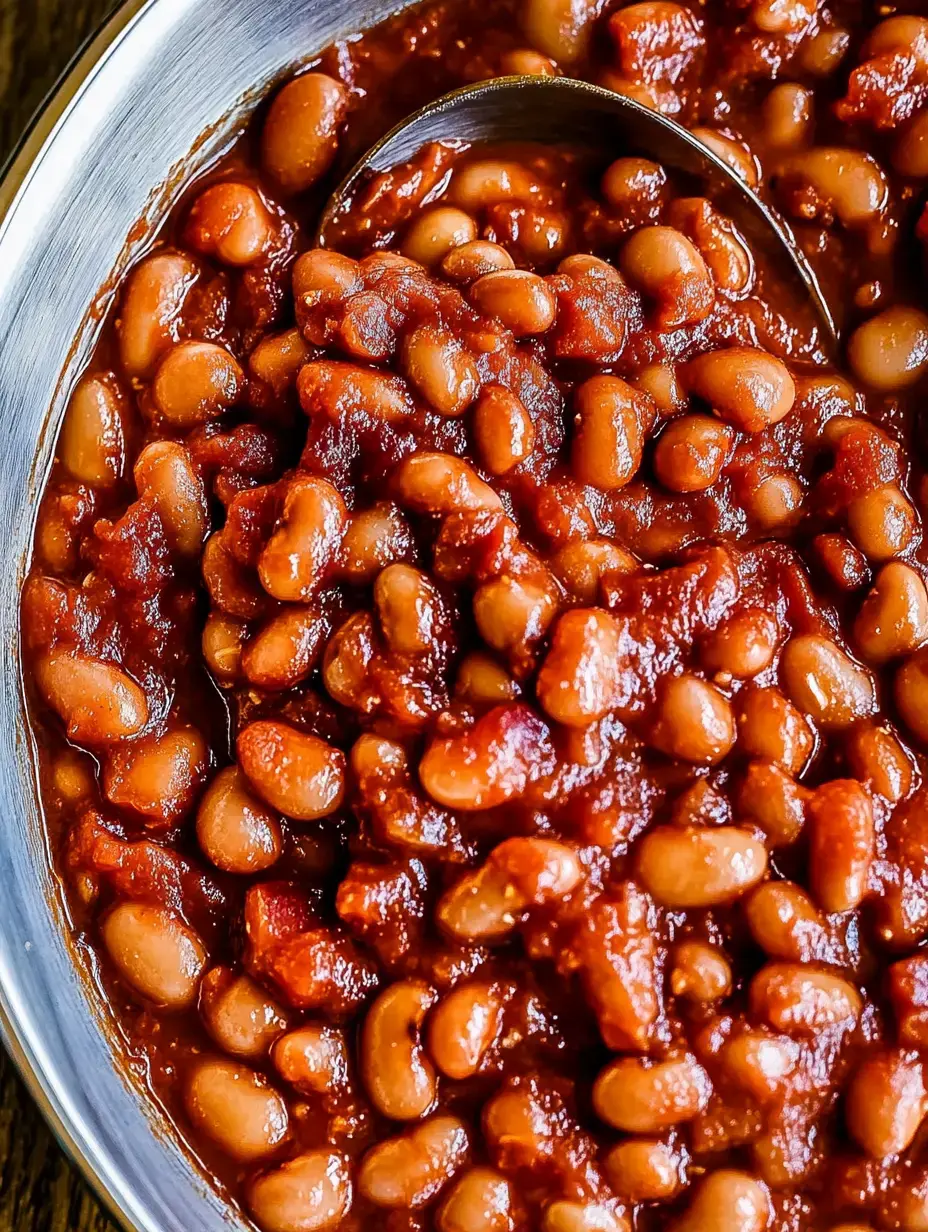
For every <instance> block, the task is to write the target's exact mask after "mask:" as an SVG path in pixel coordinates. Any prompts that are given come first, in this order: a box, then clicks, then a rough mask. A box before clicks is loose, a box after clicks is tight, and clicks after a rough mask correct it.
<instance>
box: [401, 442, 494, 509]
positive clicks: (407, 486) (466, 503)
mask: <svg viewBox="0 0 928 1232" xmlns="http://www.w3.org/2000/svg"><path fill="white" fill-rule="evenodd" d="M395 486H396V494H397V498H398V499H399V501H400V504H402V505H405V506H406V507H407V508H409V509H412V510H413V511H414V512H415V513H431V514H440V515H441V516H446V515H447V514H449V513H464V512H467V511H468V510H475V511H476V510H480V509H499V508H501V505H502V502H501V501H500V499H499V496H498V495H497V494H496V492H494V490H493V489H492V488H491V487H490V485H489V484H488V483H484V482H483V480H482V479H480V478H479V477H478V475H477V473H476V471H474V470H473V468H472V467H470V466H468V464H467V463H466V462H464V461H463V460H462V459H461V458H455V457H453V456H452V455H451V454H447V453H416V454H413V456H412V457H411V458H407V459H406V461H405V462H402V463H400V465H399V467H398V468H397V470H396V475H395Z"/></svg>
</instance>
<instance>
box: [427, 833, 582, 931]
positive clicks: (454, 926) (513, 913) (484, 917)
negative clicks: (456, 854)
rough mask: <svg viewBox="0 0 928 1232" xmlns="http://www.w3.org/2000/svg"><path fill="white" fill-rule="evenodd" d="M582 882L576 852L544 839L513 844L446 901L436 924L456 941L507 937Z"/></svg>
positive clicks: (465, 879) (491, 858) (505, 846)
mask: <svg viewBox="0 0 928 1232" xmlns="http://www.w3.org/2000/svg"><path fill="white" fill-rule="evenodd" d="M582 880H583V866H582V864H581V863H580V860H579V859H578V857H577V853H576V851H574V849H573V848H572V847H568V846H566V844H564V843H557V842H554V841H553V840H552V839H543V838H509V839H506V840H505V841H504V842H502V843H500V844H499V846H498V847H496V848H494V850H493V851H492V852H491V853H490V856H489V857H488V859H487V860H486V861H485V862H484V863H483V864H482V865H481V866H480V868H478V869H476V870H474V871H473V872H471V873H467V874H465V875H464V876H463V877H462V878H461V880H460V881H458V882H457V884H456V885H454V886H452V887H451V889H450V890H448V891H447V892H446V893H445V894H444V895H443V896H442V898H441V900H440V902H439V904H438V908H437V911H436V918H437V920H438V922H439V924H440V925H441V926H442V928H444V929H445V931H446V932H448V933H450V934H451V935H452V936H453V937H458V938H462V939H464V940H466V941H475V940H482V941H494V940H498V939H500V938H502V937H505V936H506V934H507V933H509V932H511V931H512V930H513V928H515V926H516V925H517V924H518V923H519V920H520V917H521V916H522V915H523V913H525V912H527V911H529V910H530V909H531V908H532V907H541V906H544V905H545V904H546V903H550V902H557V901H558V900H559V899H562V898H564V897H565V896H566V895H568V894H570V893H571V891H572V890H575V889H576V888H577V886H578V885H579V884H580V882H581V881H582Z"/></svg>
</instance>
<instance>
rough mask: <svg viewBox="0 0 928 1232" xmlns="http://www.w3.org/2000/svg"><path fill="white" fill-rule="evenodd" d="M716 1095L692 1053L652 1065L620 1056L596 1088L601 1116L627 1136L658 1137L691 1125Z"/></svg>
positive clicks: (598, 1078) (594, 1090)
mask: <svg viewBox="0 0 928 1232" xmlns="http://www.w3.org/2000/svg"><path fill="white" fill-rule="evenodd" d="M711 1094H712V1083H711V1082H710V1081H709V1075H708V1074H707V1073H706V1071H705V1070H704V1069H703V1067H702V1066H701V1065H700V1064H699V1063H698V1062H697V1060H696V1058H695V1057H694V1056H692V1055H691V1054H690V1053H684V1054H682V1055H681V1056H677V1057H671V1058H669V1059H668V1060H666V1061H657V1062H651V1061H647V1060H644V1059H643V1058H641V1057H620V1058H619V1059H618V1060H615V1061H612V1062H610V1064H609V1065H607V1066H606V1068H605V1069H603V1070H601V1071H600V1073H599V1076H598V1077H597V1079H596V1081H595V1082H594V1084H593V1107H594V1109H595V1110H596V1114H597V1116H599V1117H601V1118H602V1119H603V1120H604V1121H605V1122H606V1124H607V1125H611V1126H612V1127H613V1128H614V1129H621V1130H623V1131H624V1132H625V1133H629V1134H654V1133H660V1132H661V1131H662V1130H665V1129H670V1128H672V1127H673V1126H674V1125H681V1124H683V1122H685V1121H692V1120H693V1118H694V1117H697V1116H698V1115H699V1114H700V1112H702V1110H703V1109H704V1108H705V1106H706V1105H707V1104H708V1102H709V1097H710V1096H711Z"/></svg>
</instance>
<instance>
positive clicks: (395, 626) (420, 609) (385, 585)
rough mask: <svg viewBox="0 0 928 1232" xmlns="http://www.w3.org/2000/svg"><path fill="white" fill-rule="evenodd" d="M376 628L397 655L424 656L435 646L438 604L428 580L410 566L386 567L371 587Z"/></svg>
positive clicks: (439, 601)
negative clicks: (377, 623)
mask: <svg viewBox="0 0 928 1232" xmlns="http://www.w3.org/2000/svg"><path fill="white" fill-rule="evenodd" d="M374 605H375V607H376V609H377V615H378V618H379V620H380V627H381V628H382V629H383V633H384V636H385V637H386V639H387V642H388V643H389V645H390V648H391V650H394V651H396V653H397V654H404V655H410V654H424V653H425V652H426V651H427V650H428V649H429V647H430V646H432V645H433V644H434V642H435V637H436V627H437V625H438V623H439V621H440V619H441V612H442V602H441V598H440V596H439V594H438V591H437V590H436V589H435V587H434V586H433V585H432V583H431V582H430V581H429V579H428V576H427V575H426V574H424V573H422V572H421V570H419V569H414V568H413V567H412V566H411V565H388V566H387V567H386V569H383V570H382V571H381V572H380V573H379V574H378V576H377V580H376V582H375V583H374Z"/></svg>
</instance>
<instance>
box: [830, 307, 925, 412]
mask: <svg viewBox="0 0 928 1232" xmlns="http://www.w3.org/2000/svg"><path fill="white" fill-rule="evenodd" d="M847 355H848V360H849V361H850V364H851V367H852V369H853V370H854V374H855V375H856V376H857V377H858V378H859V379H860V380H861V381H863V382H865V384H867V385H870V386H871V387H872V388H873V389H875V390H877V391H878V392H880V393H894V392H896V391H897V390H900V389H906V388H907V387H908V386H909V385H913V384H914V383H915V382H916V381H917V380H919V379H920V378H921V376H922V375H923V374H924V372H925V370H926V368H928V314H926V313H924V312H922V311H921V310H920V309H918V308H912V307H910V306H908V305H904V304H895V305H893V306H892V307H891V308H886V309H885V310H884V311H883V312H880V313H878V314H877V315H876V316H875V317H871V318H870V320H869V321H864V323H863V325H858V327H857V329H855V330H854V332H853V334H851V337H850V339H849V340H848V345H847Z"/></svg>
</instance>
